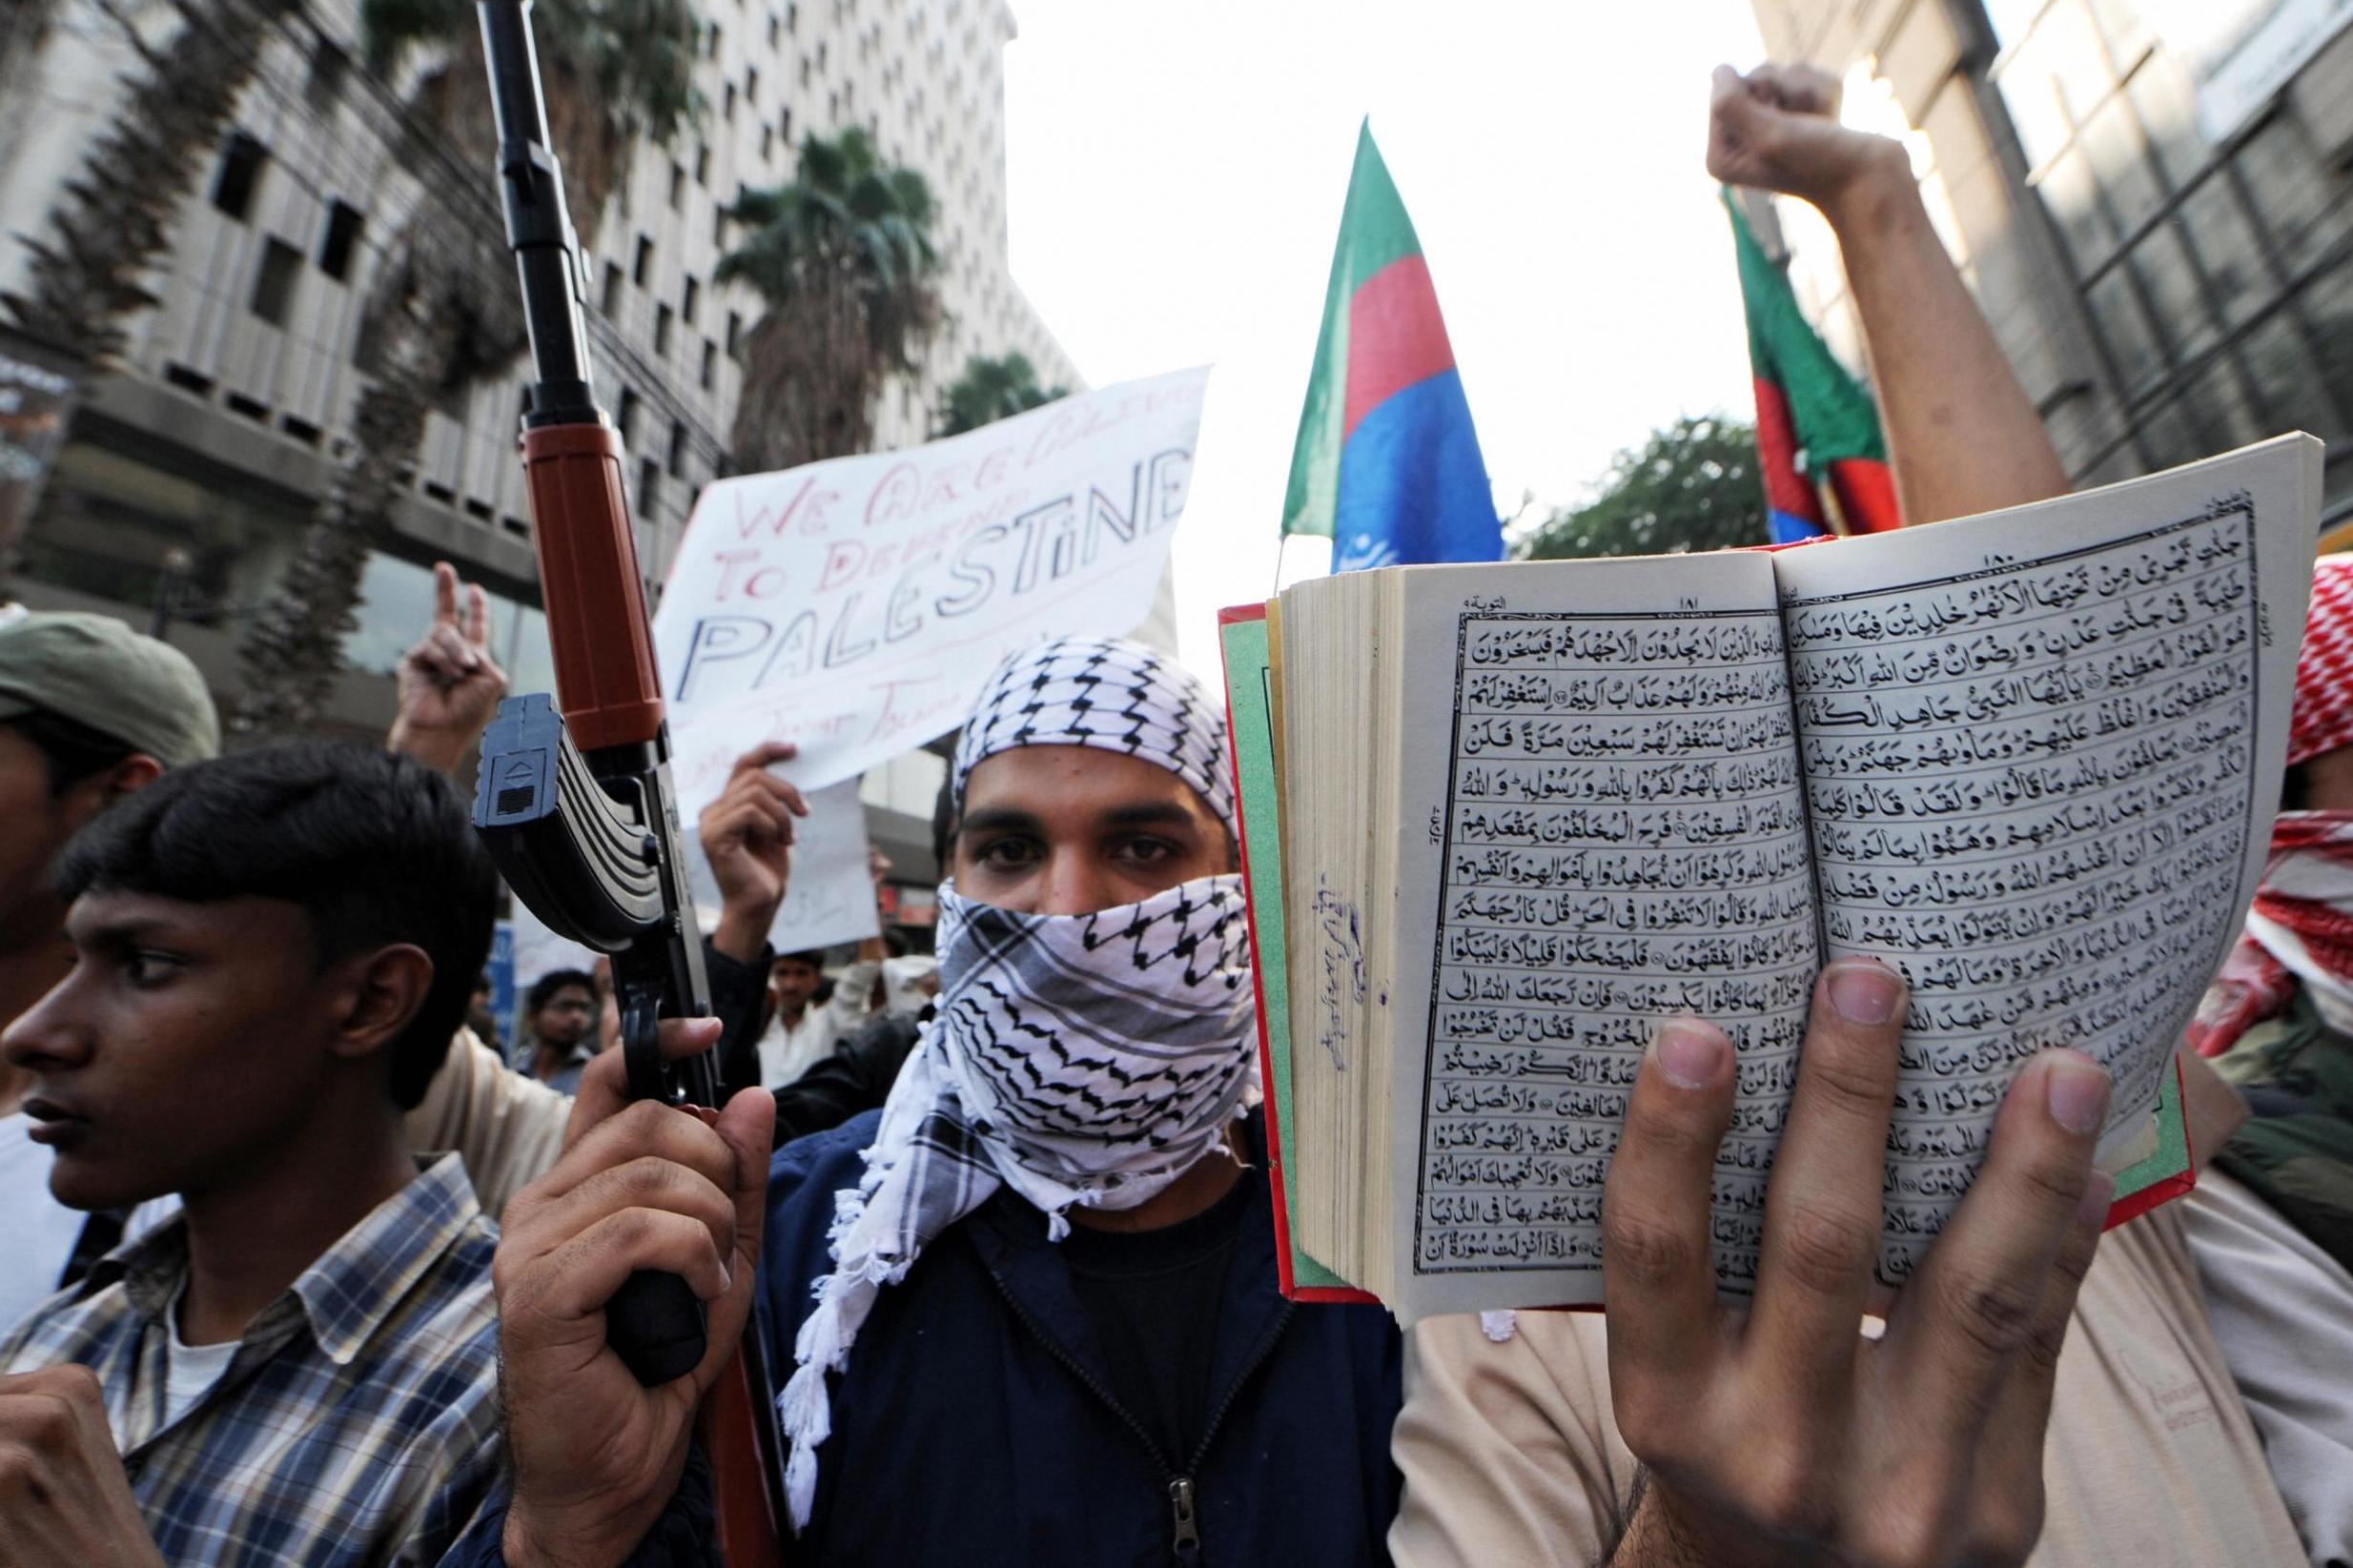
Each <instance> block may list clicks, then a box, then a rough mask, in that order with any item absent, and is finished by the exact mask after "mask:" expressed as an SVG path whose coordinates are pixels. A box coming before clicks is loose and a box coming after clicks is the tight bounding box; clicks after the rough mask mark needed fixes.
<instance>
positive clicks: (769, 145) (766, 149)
mask: <svg viewBox="0 0 2353 1568" xmlns="http://www.w3.org/2000/svg"><path fill="white" fill-rule="evenodd" d="M775 155H776V128H775V127H774V126H772V125H764V126H762V127H761V128H760V160H761V161H762V162H763V163H765V162H767V160H768V159H770V158H772V157H774V156H775Z"/></svg>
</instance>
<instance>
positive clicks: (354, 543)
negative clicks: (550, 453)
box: [232, 0, 701, 739]
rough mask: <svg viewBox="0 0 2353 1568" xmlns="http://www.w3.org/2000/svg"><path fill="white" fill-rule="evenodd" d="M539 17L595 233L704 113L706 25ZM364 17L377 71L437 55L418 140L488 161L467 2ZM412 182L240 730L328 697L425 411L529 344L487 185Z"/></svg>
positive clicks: (551, 130) (579, 1) (256, 635)
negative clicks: (354, 394)
mask: <svg viewBox="0 0 2353 1568" xmlns="http://www.w3.org/2000/svg"><path fill="white" fill-rule="evenodd" d="M533 15H534V21H535V26H534V32H535V34H536V37H537V40H538V45H539V58H540V71H541V75H542V82H543V86H544V88H545V93H546V99H547V133H548V137H549V140H550V141H551V142H552V143H553V144H554V151H555V153H556V156H557V158H558V160H559V161H560V162H561V163H562V164H563V178H564V188H565V193H566V195H567V196H568V197H569V204H570V207H571V212H572V219H573V223H574V225H575V226H576V227H577V228H578V229H579V231H580V232H581V233H582V234H595V233H596V231H597V226H598V223H599V221H600V219H601V218H602V216H603V214H604V204H605V202H606V200H607V199H609V197H610V196H611V194H612V192H613V190H614V188H615V186H616V185H617V184H618V183H619V181H620V179H621V177H622V175H623V174H624V173H625V172H626V170H627V168H628V163H629V158H630V154H631V151H632V149H633V148H634V147H635V146H636V144H637V141H638V140H639V138H641V137H648V136H649V137H651V138H653V139H654V140H655V141H657V142H666V141H667V140H669V139H670V138H671V137H672V136H674V135H675V134H676V133H677V132H678V131H679V130H680V129H681V128H682V127H683V126H684V125H685V124H686V123H688V121H690V120H691V119H693V118H694V117H695V116H696V115H698V114H699V112H700V108H701V106H700V104H699V102H698V100H697V97H696V94H695V91H694V85H693V84H694V77H693V72H694V55H695V43H696V40H697V39H698V38H699V37H700V35H701V24H700V23H699V22H698V21H697V20H696V17H695V12H694V10H693V9H692V8H691V6H690V5H689V4H688V3H687V0H539V4H537V5H536V6H534V7H533ZM359 23H360V34H361V41H362V46H363V49H364V52H365V54H366V58H367V61H368V64H369V68H370V69H371V70H373V71H378V72H379V73H382V74H386V75H397V74H398V72H399V71H400V69H401V66H402V63H403V62H404V61H405V60H406V59H407V57H408V56H409V54H410V53H411V52H412V51H419V50H430V51H435V53H434V56H433V59H432V61H431V63H430V64H428V65H427V66H426V67H425V68H424V69H423V70H422V71H419V73H418V76H417V79H416V82H415V84H414V87H413V89H412V91H411V92H410V94H409V97H408V99H407V102H406V105H405V110H406V112H405V113H404V115H403V121H404V124H405V125H406V126H407V127H408V129H409V132H410V134H411V135H412V136H413V137H415V138H417V139H419V141H426V140H430V141H438V142H439V143H440V144H442V146H443V147H444V148H447V149H450V150H453V151H455V152H456V153H458V154H459V156H460V159H461V161H462V162H463V163H464V164H465V165H467V166H470V167H481V157H482V155H483V153H486V152H487V150H488V149H490V148H491V147H493V146H495V145H496V136H497V129H496V125H497V122H496V118H495V116H494V115H493V113H492V112H491V106H490V91H489V86H488V77H487V74H486V72H485V70H484V66H483V60H482V44H481V24H480V21H479V19H478V17H477V14H476V10H475V7H474V5H473V4H472V3H471V0H362V3H361V5H360V11H359ZM408 153H409V156H408V158H407V160H406V161H408V162H410V163H411V164H412V165H418V164H429V163H430V161H431V159H430V154H428V153H424V150H422V149H419V148H414V147H413V148H411V149H409V150H408ZM422 185H423V190H422V192H421V199H420V200H419V202H418V204H417V206H416V207H415V209H414V210H413V211H412V212H411V213H410V214H409V215H408V217H407V218H406V220H405V221H404V222H403V223H402V224H401V227H400V230H399V234H396V235H395V236H394V239H393V242H392V244H391V245H390V246H389V247H388V249H387V252H386V255H385V258H384V260H383V262H382V264H381V265H379V267H378V268H377V269H376V271H375V273H374V275H373V276H372V277H371V279H370V281H369V286H368V295H367V298H366V300H365V302H364V304H363V306H362V308H361V312H360V329H359V342H358V353H357V355H356V357H357V359H358V363H359V366H360V368H361V369H362V370H364V371H366V372H367V374H368V377H369V381H368V383H367V385H366V386H365V387H364V388H363V389H362V390H361V392H360V394H359V400H358V405H357V406H356V407H355V408H354V410H353V412H352V445H351V453H350V456H349V457H347V458H345V459H344V461H343V462H342V463H341V464H340V465H339V466H338V468H337V470H336V474H335V477H334V479H332V480H331V481H330V482H329V485H328V488H327V493H326V495H325V496H323V497H322V498H320V500H319V503H318V508H317V512H316V513H315V514H314V515H313V518H312V520H311V525H310V527H309V528H308V529H307V530H305V531H304V534H303V537H302V542H301V545H300V548H299V549H298V550H297V553H296V556H295V560H294V561H293V562H292V564H291V565H290V566H289V567H288V569H287V573H286V576H285V579H284V580H283V581H281V582H280V584H279V586H278V591H277V595H276V598H275V599H274V600H272V601H271V602H270V603H269V604H268V605H267V606H266V607H265V608H264V610H263V611H262V613H261V615H260V616H259V617H257V618H256V621H254V623H253V625H252V627H251V628H250V629H249V630H248V631H247V633H246V636H245V640H244V643H243V645H242V647H241V648H240V649H239V654H240V658H241V660H242V662H243V664H244V669H245V691H244V694H243V696H242V698H241V699H240V701H239V703H238V704H237V711H236V714H235V718H234V720H233V722H232V724H233V728H234V729H235V732H236V733H238V734H239V735H241V736H243V737H245V738H247V739H258V738H267V737H269V736H271V735H276V734H283V733H287V732H290V731H297V730H300V729H303V728H306V727H308V726H309V725H310V723H312V721H313V720H314V719H315V718H316V716H317V712H318V710H319V708H320V707H321V706H323V705H324V704H325V703H326V700H327V698H328V696H329V694H330V693H331V692H332V691H333V690H334V688H335V680H336V676H337V674H338V671H339V670H340V669H341V667H342V646H343V639H344V637H345V636H346V635H347V634H348V633H349V632H350V631H351V629H352V628H353V627H354V626H355V625H356V624H357V619H356V617H355V616H354V614H353V609H354V606H355V605H356V604H357V603H358V597H359V577H360V573H361V572H362V571H363V570H364V569H365V567H366V565H367V558H368V550H369V547H370V546H371V545H372V544H373V543H374V542H375V541H376V540H379V539H381V538H383V537H385V536H386V535H387V534H389V532H390V531H391V525H392V509H393V507H394V505H395V504H396V502H397V501H398V499H399V496H400V494H401V492H402V490H403V489H404V488H405V485H406V482H407V479H406V473H407V470H408V468H409V466H410V465H411V464H412V463H413V462H414V461H415V459H416V455H417V449H418V446H419V443H420V442H421V441H422V440H423V438H424V433H425V424H426V418H427V416H428V415H429V414H430V413H431V412H432V409H433V407H434V405H435V403H436V402H437V401H439V400H441V399H443V398H446V397H450V396H452V395H453V394H455V393H457V392H459V391H460V390H461V389H463V388H464V387H466V386H468V385H469V384H471V383H472V382H474V381H476V380H479V379H481V377H487V376H491V375H495V374H497V373H498V372H499V371H501V370H502V369H503V368H504V367H505V366H506V365H507V364H509V363H510V362H512V360H513V359H514V357H515V356H517V355H518V354H520V353H522V349H523V347H524V345H525V342H526V336H525V332H524V326H523V314H522V298H521V297H520V295H518V293H517V291H516V288H515V286H514V283H513V281H512V279H513V273H512V272H511V270H510V265H509V262H508V258H507V255H506V238H505V234H504V232H503V230H502V229H501V226H500V223H499V218H498V209H497V207H496V205H495V203H494V202H493V201H492V199H491V193H490V191H489V188H488V186H487V184H486V183H485V184H483V185H481V186H475V187H460V188H458V189H450V188H448V187H446V186H444V185H442V184H441V183H440V182H437V181H435V180H433V179H431V178H426V179H424V180H423V181H422Z"/></svg>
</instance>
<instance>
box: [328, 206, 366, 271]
mask: <svg viewBox="0 0 2353 1568" xmlns="http://www.w3.org/2000/svg"><path fill="white" fill-rule="evenodd" d="M360 222H361V218H360V215H359V209H358V208H357V207H354V206H353V205H351V203H349V202H347V201H331V202H329V203H327V232H326V234H325V235H324V236H323V237H321V238H320V240H319V242H318V270H319V271H320V272H322V273H325V274H326V275H328V276H329V277H333V278H338V279H340V278H343V277H346V276H348V275H350V274H351V253H352V247H353V246H354V245H356V244H358V242H359V225H360Z"/></svg>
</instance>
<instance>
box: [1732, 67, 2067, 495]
mask: <svg viewBox="0 0 2353 1568" xmlns="http://www.w3.org/2000/svg"><path fill="white" fill-rule="evenodd" d="M1838 109H1839V92H1838V82H1837V80H1836V79H1835V78H1834V77H1832V76H1831V75H1829V74H1828V73H1826V72H1824V71H1818V70H1816V69H1814V68H1813V67H1811V66H1802V65H1764V66H1759V67H1758V68H1757V69H1756V70H1754V71H1749V73H1748V74H1747V75H1745V76H1744V75H1742V74H1741V73H1740V72H1738V71H1734V70H1733V69H1732V68H1731V67H1730V66H1718V67H1717V68H1716V72H1715V80H1714V85H1713V91H1712V92H1711V95H1710V98H1709V103H1708V173H1710V174H1712V175H1714V176H1715V177H1716V178H1717V179H1720V180H1723V181H1725V182H1726V183H1728V184H1731V185H1748V186H1754V187H1757V188H1759V189H1762V190H1767V191H1778V192H1781V193H1784V194H1786V195H1791V196H1796V197H1799V198H1800V199H1802V200H1805V201H1808V202H1811V203H1812V204H1813V205H1814V206H1815V207H1816V208H1818V209H1820V210H1821V213H1822V215H1823V216H1824V217H1825V218H1826V219H1828V220H1829V222H1830V226H1831V231H1832V232H1833V233H1835V234H1837V236H1838V248H1839V253H1840V255H1841V256H1842V257H1843V258H1844V260H1845V262H1846V272H1847V281H1848V285H1849V288H1850V290H1851V291H1852V295H1853V299H1854V306H1855V311H1856V314H1857V315H1859V316H1861V317H1862V324H1863V333H1864V336H1865V337H1866V338H1868V339H1869V341H1870V344H1871V369H1872V379H1873V380H1874V381H1875V382H1876V383H1877V389H1878V394H1879V406H1880V411H1881V415H1882V417H1883V420H1884V423H1885V426H1886V434H1887V443H1888V457H1889V459H1890V463H1891V465H1892V466H1893V469H1894V473H1895V490H1896V497H1897V499H1898V501H1899V502H1900V504H1901V507H1902V511H1903V518H1904V520H1905V521H1906V522H1907V523H1919V522H1936V521H1940V520H1942V519H1946V518H1956V517H1965V516H1968V515H1970V514H1973V513H1977V512H1989V511H1993V510H1995V509H1996V508H1999V507H2004V506H2017V505H2022V504H2024V503H2025V502H2027V501H2034V500H2042V499H2047V498H2049V497H2052V496H2058V495H2064V494H2066V492H2067V489H2068V483H2067V471H2066V470H2065V469H2064V468H2063V467H2061V466H2060V464H2059V460H2058V454H2057V452H2056V449H2054V448H2053V446H2052V444H2051V437H2050V434H2049V432H2048V431H2046V430H2045V429H2044V428H2043V423H2042V417H2041V415H2040V414H2039V413H2038V412H2037V411H2036V408H2035V405H2034V403H2033V402H2032V401H2031V400H2030V399H2029V398H2028V397H2027V396H2026V391H2025V389H2024V388H2023V387H2021V386H2020V385H2019V384H2018V378H2017V375H2016V373H2015V371H2013V370H2012V369H2011V367H2010V360H2009V356H2006V355H2005V354H2004V353H2003V352H2002V349H2001V345H2000V343H1999V342H1998V341H1996V339H1995V336H1994V332H1993V329H1992V327H1990V326H1989V325H1988V324H1987V322H1986V319H1985V316H1984V314H1983V313H1982V312H1980V311H1979V310H1978V309H1977V303H1976V301H1975V300H1974V299H1973V298H1972V297H1971V296H1970V293H1969V289H1968V287H1967V285H1965V284H1964V283H1963V282H1962V281H1961V275H1960V274H1959V273H1958V272H1957V271H1955V270H1954V266H1953V262H1952V258H1951V257H1950V256H1948V255H1946V254H1945V249H1944V243H1943V241H1941V240H1939V239H1938V238H1937V237H1936V231H1935V228H1934V226H1933V225H1932V224H1931V223H1930V222H1929V217H1928V209H1927V208H1926V207H1925V206H1924V205H1923V204H1922V203H1921V200H1920V192H1919V186H1918V185H1917V183H1916V182H1915V181H1914V180H1913V173H1912V161H1911V157H1910V155H1909V154H1908V153H1906V152H1905V150H1904V148H1903V146H1902V144H1901V143H1899V142H1896V141H1893V140H1891V139H1890V138H1888V137H1886V136H1880V135H1874V134H1872V133H1871V132H1865V131H1858V130H1854V129H1852V128H1851V127H1848V126H1845V125H1842V124H1840V123H1839V119H1838Z"/></svg>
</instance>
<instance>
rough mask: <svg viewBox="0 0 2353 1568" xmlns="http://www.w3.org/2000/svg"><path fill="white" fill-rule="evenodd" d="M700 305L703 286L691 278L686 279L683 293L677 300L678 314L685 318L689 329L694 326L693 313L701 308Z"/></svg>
mask: <svg viewBox="0 0 2353 1568" xmlns="http://www.w3.org/2000/svg"><path fill="white" fill-rule="evenodd" d="M702 304H703V285H702V284H701V283H699V282H697V281H696V280H695V279H693V278H691V277H690V278H688V279H686V288H685V293H684V294H682V295H679V299H678V314H679V315H680V316H685V319H686V325H688V326H690V327H691V326H693V325H694V313H695V312H696V311H697V310H698V309H700V308H701V307H702Z"/></svg>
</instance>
